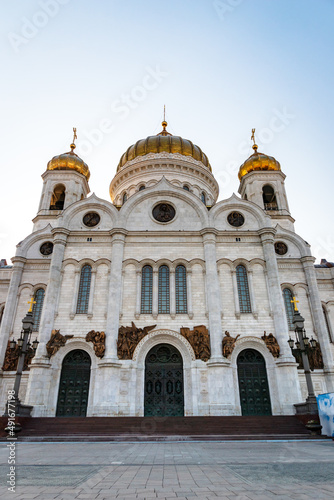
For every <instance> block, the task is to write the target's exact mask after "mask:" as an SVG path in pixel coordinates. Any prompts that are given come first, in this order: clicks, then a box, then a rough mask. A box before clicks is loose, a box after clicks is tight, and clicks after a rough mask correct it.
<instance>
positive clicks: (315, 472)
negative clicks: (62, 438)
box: [0, 440, 334, 500]
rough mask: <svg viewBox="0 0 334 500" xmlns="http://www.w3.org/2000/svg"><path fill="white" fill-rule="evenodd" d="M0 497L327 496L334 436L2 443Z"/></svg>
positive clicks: (173, 499)
mask: <svg viewBox="0 0 334 500" xmlns="http://www.w3.org/2000/svg"><path fill="white" fill-rule="evenodd" d="M1 445H2V446H1V449H0V478H1V480H0V497H1V499H2V500H10V499H13V500H25V499H27V500H28V499H32V500H33V499H34V500H53V499H54V500H72V499H88V500H95V499H96V500H104V499H105V500H109V499H117V500H125V499H127V500H132V499H139V500H145V499H147V500H151V499H155V498H156V499H159V500H163V499H164V500H182V499H189V500H194V499H201V500H206V499H215V500H219V499H221V500H222V499H225V500H253V499H254V500H255V499H256V500H268V499H275V500H281V499H282V500H283V499H295V500H318V499H319V500H320V499H323V500H333V498H334V443H333V442H332V441H329V440H326V441H290V442H282V441H280V442H260V441H248V442H240V441H235V442H231V441H228V442H170V443H92V442H89V443H20V442H19V443H17V444H16V449H15V455H16V456H15V460H16V469H15V472H16V478H15V480H16V487H15V492H11V491H8V485H7V484H6V481H7V479H8V476H7V474H8V473H9V464H8V456H9V448H8V447H7V445H6V443H1Z"/></svg>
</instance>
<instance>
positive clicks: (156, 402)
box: [144, 344, 184, 417]
mask: <svg viewBox="0 0 334 500" xmlns="http://www.w3.org/2000/svg"><path fill="white" fill-rule="evenodd" d="M144 392H145V394H144V416H145V417H183V415H184V391H183V360H182V356H181V354H180V352H179V351H178V350H177V349H176V347H174V346H172V345H170V344H158V345H156V346H154V347H152V349H151V350H150V351H149V352H148V354H147V356H146V360H145V383H144Z"/></svg>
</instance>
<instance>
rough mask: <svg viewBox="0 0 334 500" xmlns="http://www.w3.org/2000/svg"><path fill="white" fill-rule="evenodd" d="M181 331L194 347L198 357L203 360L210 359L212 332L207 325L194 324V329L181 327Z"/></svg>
mask: <svg viewBox="0 0 334 500" xmlns="http://www.w3.org/2000/svg"><path fill="white" fill-rule="evenodd" d="M180 333H181V335H182V336H183V337H184V338H186V339H187V340H188V342H189V344H190V345H191V347H192V348H193V350H194V353H195V357H196V359H201V360H202V361H208V359H210V357H211V348H210V334H209V330H208V329H207V327H206V326H204V325H199V326H194V329H193V330H190V328H180Z"/></svg>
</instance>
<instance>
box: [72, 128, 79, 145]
mask: <svg viewBox="0 0 334 500" xmlns="http://www.w3.org/2000/svg"><path fill="white" fill-rule="evenodd" d="M77 138H78V136H77V129H76V128H75V127H73V141H72V144H71V149H72V151H73V150H74V149H75V148H76V145H75V143H74V141H75V139H77Z"/></svg>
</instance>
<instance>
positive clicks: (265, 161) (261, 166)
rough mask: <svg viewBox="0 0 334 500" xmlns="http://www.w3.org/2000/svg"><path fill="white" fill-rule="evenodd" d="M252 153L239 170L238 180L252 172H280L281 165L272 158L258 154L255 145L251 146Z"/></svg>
mask: <svg viewBox="0 0 334 500" xmlns="http://www.w3.org/2000/svg"><path fill="white" fill-rule="evenodd" d="M253 149H254V153H253V154H252V155H251V156H250V157H249V158H248V159H247V160H246V161H245V162H244V163H243V164H242V165H241V167H240V168H239V173H238V176H239V180H240V181H241V179H242V178H243V177H244V176H245V175H246V174H248V173H249V172H253V171H254V170H281V165H280V164H279V162H278V161H277V160H276V159H275V158H273V157H272V156H268V155H264V154H263V153H258V151H257V145H256V144H254V146H253Z"/></svg>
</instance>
